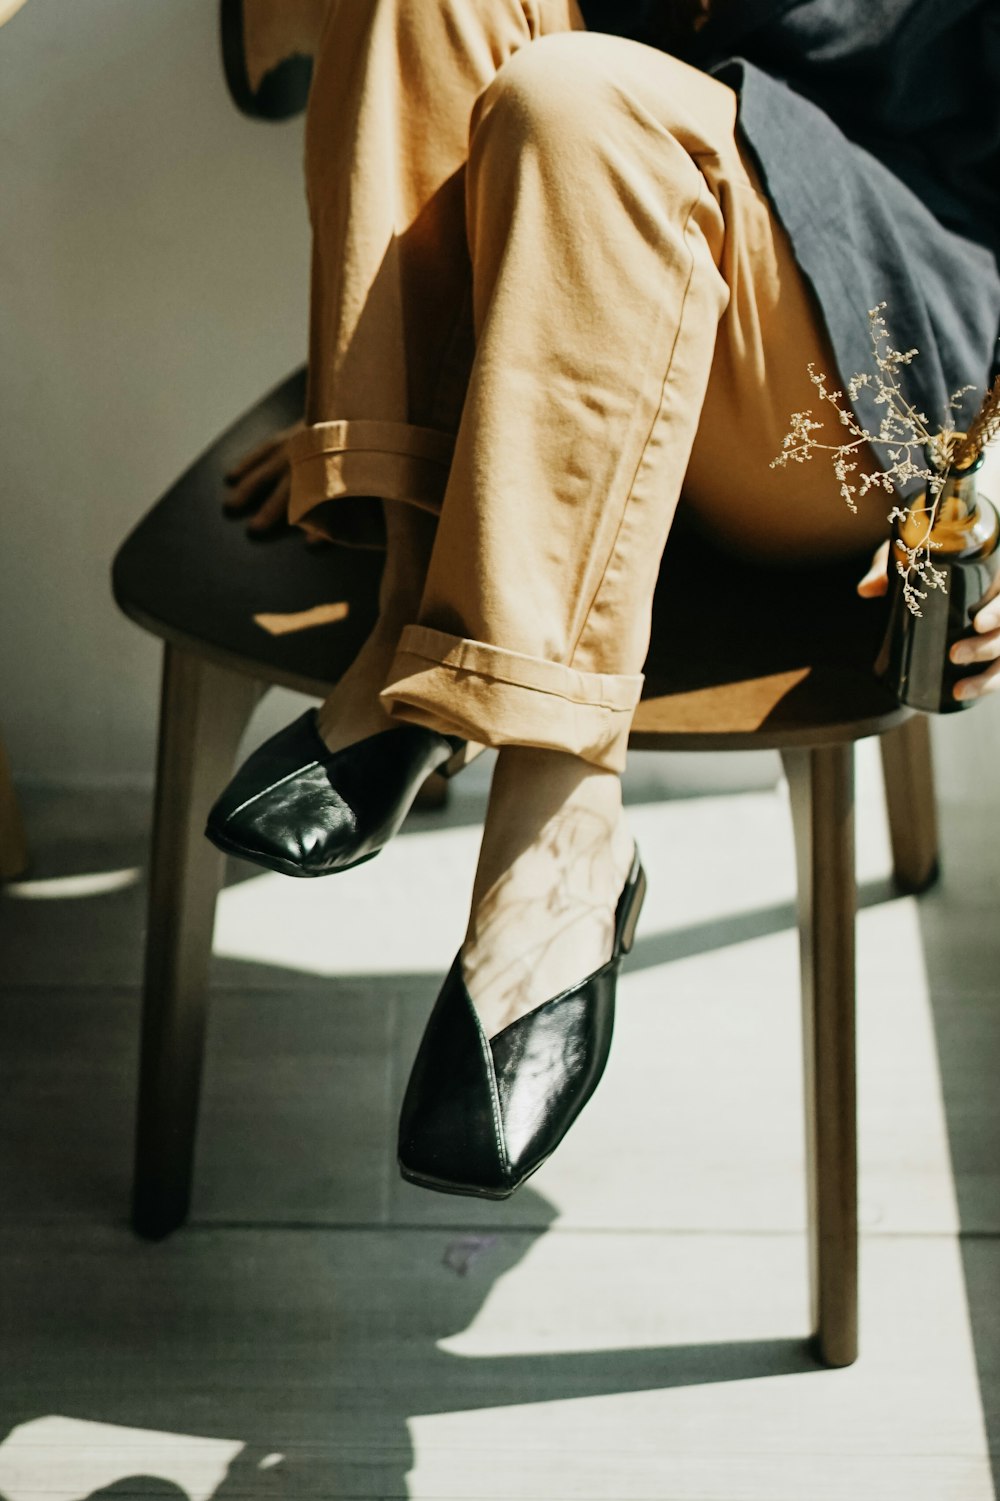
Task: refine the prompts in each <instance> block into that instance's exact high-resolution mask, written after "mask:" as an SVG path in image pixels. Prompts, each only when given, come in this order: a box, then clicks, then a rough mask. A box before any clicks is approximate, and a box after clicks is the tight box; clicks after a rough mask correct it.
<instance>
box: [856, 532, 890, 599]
mask: <svg viewBox="0 0 1000 1501" xmlns="http://www.w3.org/2000/svg"><path fill="white" fill-rule="evenodd" d="M888 587H889V544H888V542H883V543H882V546H881V547H880V548H879V549H878V551H877V552H876V554H875V556H874V557H873V558H872V561H871V566H870V567H869V569H868V572H867V573H866V574H865V576H864V578H863V579H860V580H859V581H858V593H859V594H860V595H861V598H862V599H878V598H879V596H880V595H882V594H885V592H886V590H887V589H888Z"/></svg>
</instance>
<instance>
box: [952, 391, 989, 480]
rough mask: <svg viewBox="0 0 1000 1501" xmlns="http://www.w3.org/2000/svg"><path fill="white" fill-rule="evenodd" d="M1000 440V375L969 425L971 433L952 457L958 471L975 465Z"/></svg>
mask: <svg viewBox="0 0 1000 1501" xmlns="http://www.w3.org/2000/svg"><path fill="white" fill-rule="evenodd" d="M997 438H1000V375H998V376H997V378H996V380H995V381H994V382H993V384H992V386H991V387H990V389H989V390H988V391H987V393H986V399H985V400H984V402H983V404H982V406H981V407H980V408H979V411H978V412H977V413H976V415H975V417H974V418H973V419H972V421H971V422H970V424H969V431H968V432H967V433H966V435H965V437H964V438H962V439H961V440H960V441H959V443H958V446H957V447H956V449H955V452H954V454H953V456H952V464H953V465H954V466H955V468H956V469H964V468H966V467H967V466H968V465H969V464H974V463H975V461H976V459H978V458H979V455H980V454H981V453H982V452H983V451H984V449H987V448H988V447H989V446H990V444H991V443H995V442H996V440H997Z"/></svg>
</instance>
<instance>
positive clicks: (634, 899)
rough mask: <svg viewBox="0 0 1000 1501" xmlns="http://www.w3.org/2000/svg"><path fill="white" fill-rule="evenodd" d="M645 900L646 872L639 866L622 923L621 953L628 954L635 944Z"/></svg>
mask: <svg viewBox="0 0 1000 1501" xmlns="http://www.w3.org/2000/svg"><path fill="white" fill-rule="evenodd" d="M645 898H646V872H645V871H644V870H643V868H642V866H641V865H640V866H639V869H638V871H637V872H636V877H635V884H634V886H633V887H632V890H631V892H630V893H629V903H628V910H627V911H626V913H625V918H624V921H623V922H622V936H621V952H622V953H623V954H630V953H631V952H632V945H633V943H634V942H635V930H636V928H637V926H638V923H639V914H640V912H641V911H642V904H643V902H644V901H645Z"/></svg>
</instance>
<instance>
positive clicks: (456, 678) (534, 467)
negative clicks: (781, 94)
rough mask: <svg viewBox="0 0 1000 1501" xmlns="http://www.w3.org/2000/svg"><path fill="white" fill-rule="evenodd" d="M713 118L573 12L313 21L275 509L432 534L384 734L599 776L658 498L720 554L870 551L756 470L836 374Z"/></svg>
mask: <svg viewBox="0 0 1000 1501" xmlns="http://www.w3.org/2000/svg"><path fill="white" fill-rule="evenodd" d="M736 112H737V100H736V96H735V95H734V94H733V93H732V92H731V91H730V90H729V89H727V88H726V87H724V86H723V85H722V84H720V83H718V82H717V81H715V80H714V79H711V78H709V77H707V76H706V75H704V74H702V73H699V72H697V71H695V70H693V69H691V68H689V67H687V66H686V65H684V64H683V63H680V62H678V61H676V60H675V59H673V58H671V57H669V56H668V55H666V54H663V53H660V52H657V51H655V50H653V49H651V48H647V47H643V46H640V45H638V44H637V43H633V42H628V41H624V40H621V39H619V38H615V37H608V36H603V35H595V34H590V33H587V32H586V31H585V29H584V27H583V22H582V19H581V17H580V14H579V12H578V10H577V7H576V0H334V3H333V5H332V7H331V13H330V16H329V19H328V22H327V26H326V30H325V32H324V36H323V40H322V44H321V48H320V53H319V56H318V59H317V66H316V72H315V76H314V81H313V86H312V94H311V99H310V105H309V115H308V120H307V139H306V175H307V190H308V196H309V205H310V213H311V218H312V225H313V232H314V261H313V280H312V318H311V346H310V365H309V399H308V411H307V427H306V429H305V431H304V432H303V434H302V435H301V437H299V438H298V439H296V440H295V443H294V445H293V451H292V461H293V462H292V501H291V516H292V520H293V521H303V520H304V519H305V518H306V517H308V518H309V523H310V524H311V525H313V526H322V527H323V528H324V529H325V530H327V531H328V533H329V534H330V535H331V536H333V537H334V538H338V539H340V540H345V541H353V542H365V541H370V540H371V539H372V536H373V524H372V523H373V519H378V510H377V508H374V507H373V502H372V500H371V499H359V497H381V498H383V499H384V500H386V501H387V502H405V503H408V504H411V505H416V506H419V507H422V508H423V509H425V510H427V511H431V512H433V513H435V514H436V515H437V516H438V523H437V531H436V537H435V542H434V548H433V553H432V557H431V563H430V568H429V572H428V576H427V580H426V588H425V592H424V596H423V601H422V604H421V608H420V611H419V615H418V618H417V619H416V620H415V621H414V622H413V624H412V625H410V626H408V627H407V628H406V629H405V630H404V631H403V634H402V636H401V638H400V641H399V646H398V651H397V655H396V659H395V662H394V664H393V666H392V669H391V672H390V675H389V680H388V682H387V684H386V687H385V691H384V694H383V700H384V701H385V703H386V704H387V706H388V707H389V708H390V709H391V711H392V713H393V715H394V717H398V718H399V719H403V720H408V721H411V722H415V723H418V724H424V725H428V726H431V727H433V728H436V729H440V730H444V731H447V732H449V733H453V734H460V735H463V736H466V737H467V738H469V739H470V740H474V741H479V742H482V743H485V744H488V745H506V744H517V745H532V746H541V747H551V748H553V749H558V750H563V751H570V752H573V753H575V754H577V755H579V756H581V757H583V758H585V759H586V760H587V761H589V762H591V763H593V764H595V765H598V766H602V767H606V768H609V769H612V770H619V769H620V768H621V767H622V765H623V764H624V758H625V748H626V741H627V737H628V732H629V726H630V723H631V719H632V715H633V711H634V709H635V705H636V703H637V701H638V698H639V694H640V690H641V686H642V667H643V662H644V659H645V655H646V650H647V646H648V642H649V629H650V607H651V602H652V596H653V591H654V587H655V584H656V579H657V574H658V569H659V564H660V558H661V554H662V552H663V548H664V544H665V542H666V539H667V534H668V531H669V528H670V525H671V522H672V519H673V517H674V513H675V510H676V507H677V504H678V500H679V498H680V496H681V490H682V486H683V489H684V497H685V504H686V505H688V506H690V507H691V509H692V510H693V512H694V513H695V514H696V515H697V516H698V517H700V518H701V519H702V520H703V521H704V522H705V524H706V525H707V526H708V527H710V528H711V530H712V531H713V532H714V533H715V535H716V536H717V537H718V538H720V539H721V540H722V541H723V542H724V543H726V542H728V543H731V544H732V545H733V546H734V547H735V548H736V549H737V550H741V551H743V552H746V553H760V554H766V555H769V556H786V557H790V558H795V557H805V556H808V557H810V558H817V557H822V556H824V555H831V554H833V553H840V554H843V553H846V552H856V551H859V550H861V549H862V548H864V546H865V545H866V544H867V543H868V542H869V540H873V539H874V537H875V536H876V535H877V528H875V526H874V524H873V520H872V519H869V520H868V522H867V523H866V522H865V521H864V520H859V519H858V518H854V517H852V516H850V514H849V513H848V512H847V511H846V508H845V507H844V505H843V502H842V501H841V500H840V499H839V497H838V495H837V490H836V486H835V484H834V482H833V480H832V476H831V474H830V472H829V469H828V466H825V465H821V464H819V463H813V464H811V465H806V466H795V467H794V469H793V470H790V471H789V470H779V471H775V470H771V469H770V468H769V460H770V459H771V458H772V457H773V456H774V454H776V453H777V452H778V450H779V449H780V446H781V439H782V436H783V435H784V433H785V431H786V430H787V426H788V420H789V416H790V414H791V412H792V411H794V410H800V409H802V408H805V407H808V406H810V405H814V402H813V399H812V398H813V392H812V388H811V386H810V385H809V382H808V378H807V375H806V362H807V361H808V360H810V359H812V360H814V361H816V362H817V363H818V364H819V366H820V368H824V369H827V370H829V371H830V373H831V375H832V374H833V373H834V372H833V369H832V358H831V356H830V353H829V351H828V347H827V344H826V340H825V337H824V334H823V332H822V329H821V327H820V325H819V322H818V318H817V314H816V311H815V308H814V306H813V303H812V301H811V299H810V295H809V292H808V289H807V288H806V286H805V285H804V283H803V280H802V278H801V276H800V274H799V272H798V270H797V268H796V265H795V262H794V260H793V257H792V254H791V250H790V247H789V245H788V242H787V239H786V237H785V235H784V233H783V231H782V230H781V228H780V226H779V225H778V224H777V223H776V221H775V219H774V217H773V216H772V213H771V210H770V207H769V204H768V201H767V199H766V197H765V195H764V194H763V192H762V190H761V187H760V183H759V181H758V179H757V177H756V175H755V171H754V167H753V165H752V162H751V161H750V159H749V158H748V155H747V153H746V151H745V150H744V149H743V148H742V147H741V145H740V142H739V140H738V138H737V129H736ZM702 624H703V623H701V622H699V623H698V626H699V628H700V627H701V625H702ZM695 628H696V623H695V622H692V629H695ZM677 649H678V650H681V651H682V650H683V649H684V643H683V642H678V643H677Z"/></svg>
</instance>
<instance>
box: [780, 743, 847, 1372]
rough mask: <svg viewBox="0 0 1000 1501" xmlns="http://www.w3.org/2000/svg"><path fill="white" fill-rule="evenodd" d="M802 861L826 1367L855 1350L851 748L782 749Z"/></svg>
mask: <svg viewBox="0 0 1000 1501" xmlns="http://www.w3.org/2000/svg"><path fill="white" fill-rule="evenodd" d="M782 759H783V760H784V763H785V771H786V774H787V776H788V782H789V787H790V790H791V801H792V816H793V821H794V825H795V848H796V858H797V865H798V890H799V940H800V949H801V955H802V1018H803V1042H804V1048H805V1093H806V1154H807V1174H808V1188H809V1238H810V1277H811V1288H812V1304H813V1329H814V1331H815V1342H816V1346H817V1350H818V1353H819V1355H820V1357H821V1359H822V1360H823V1361H825V1363H826V1364H827V1365H831V1366H845V1365H850V1364H851V1363H852V1361H854V1360H856V1359H857V1354H858V1210H857V1195H858V1170H857V1110H856V1100H855V1096H856V1077H855V1038H854V1000H855V968H854V937H855V935H854V923H855V911H856V902H857V893H856V884H855V869H854V748H853V746H851V745H844V746H828V747H823V748H820V749H817V750H791V751H785V752H784V753H783V757H782Z"/></svg>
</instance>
